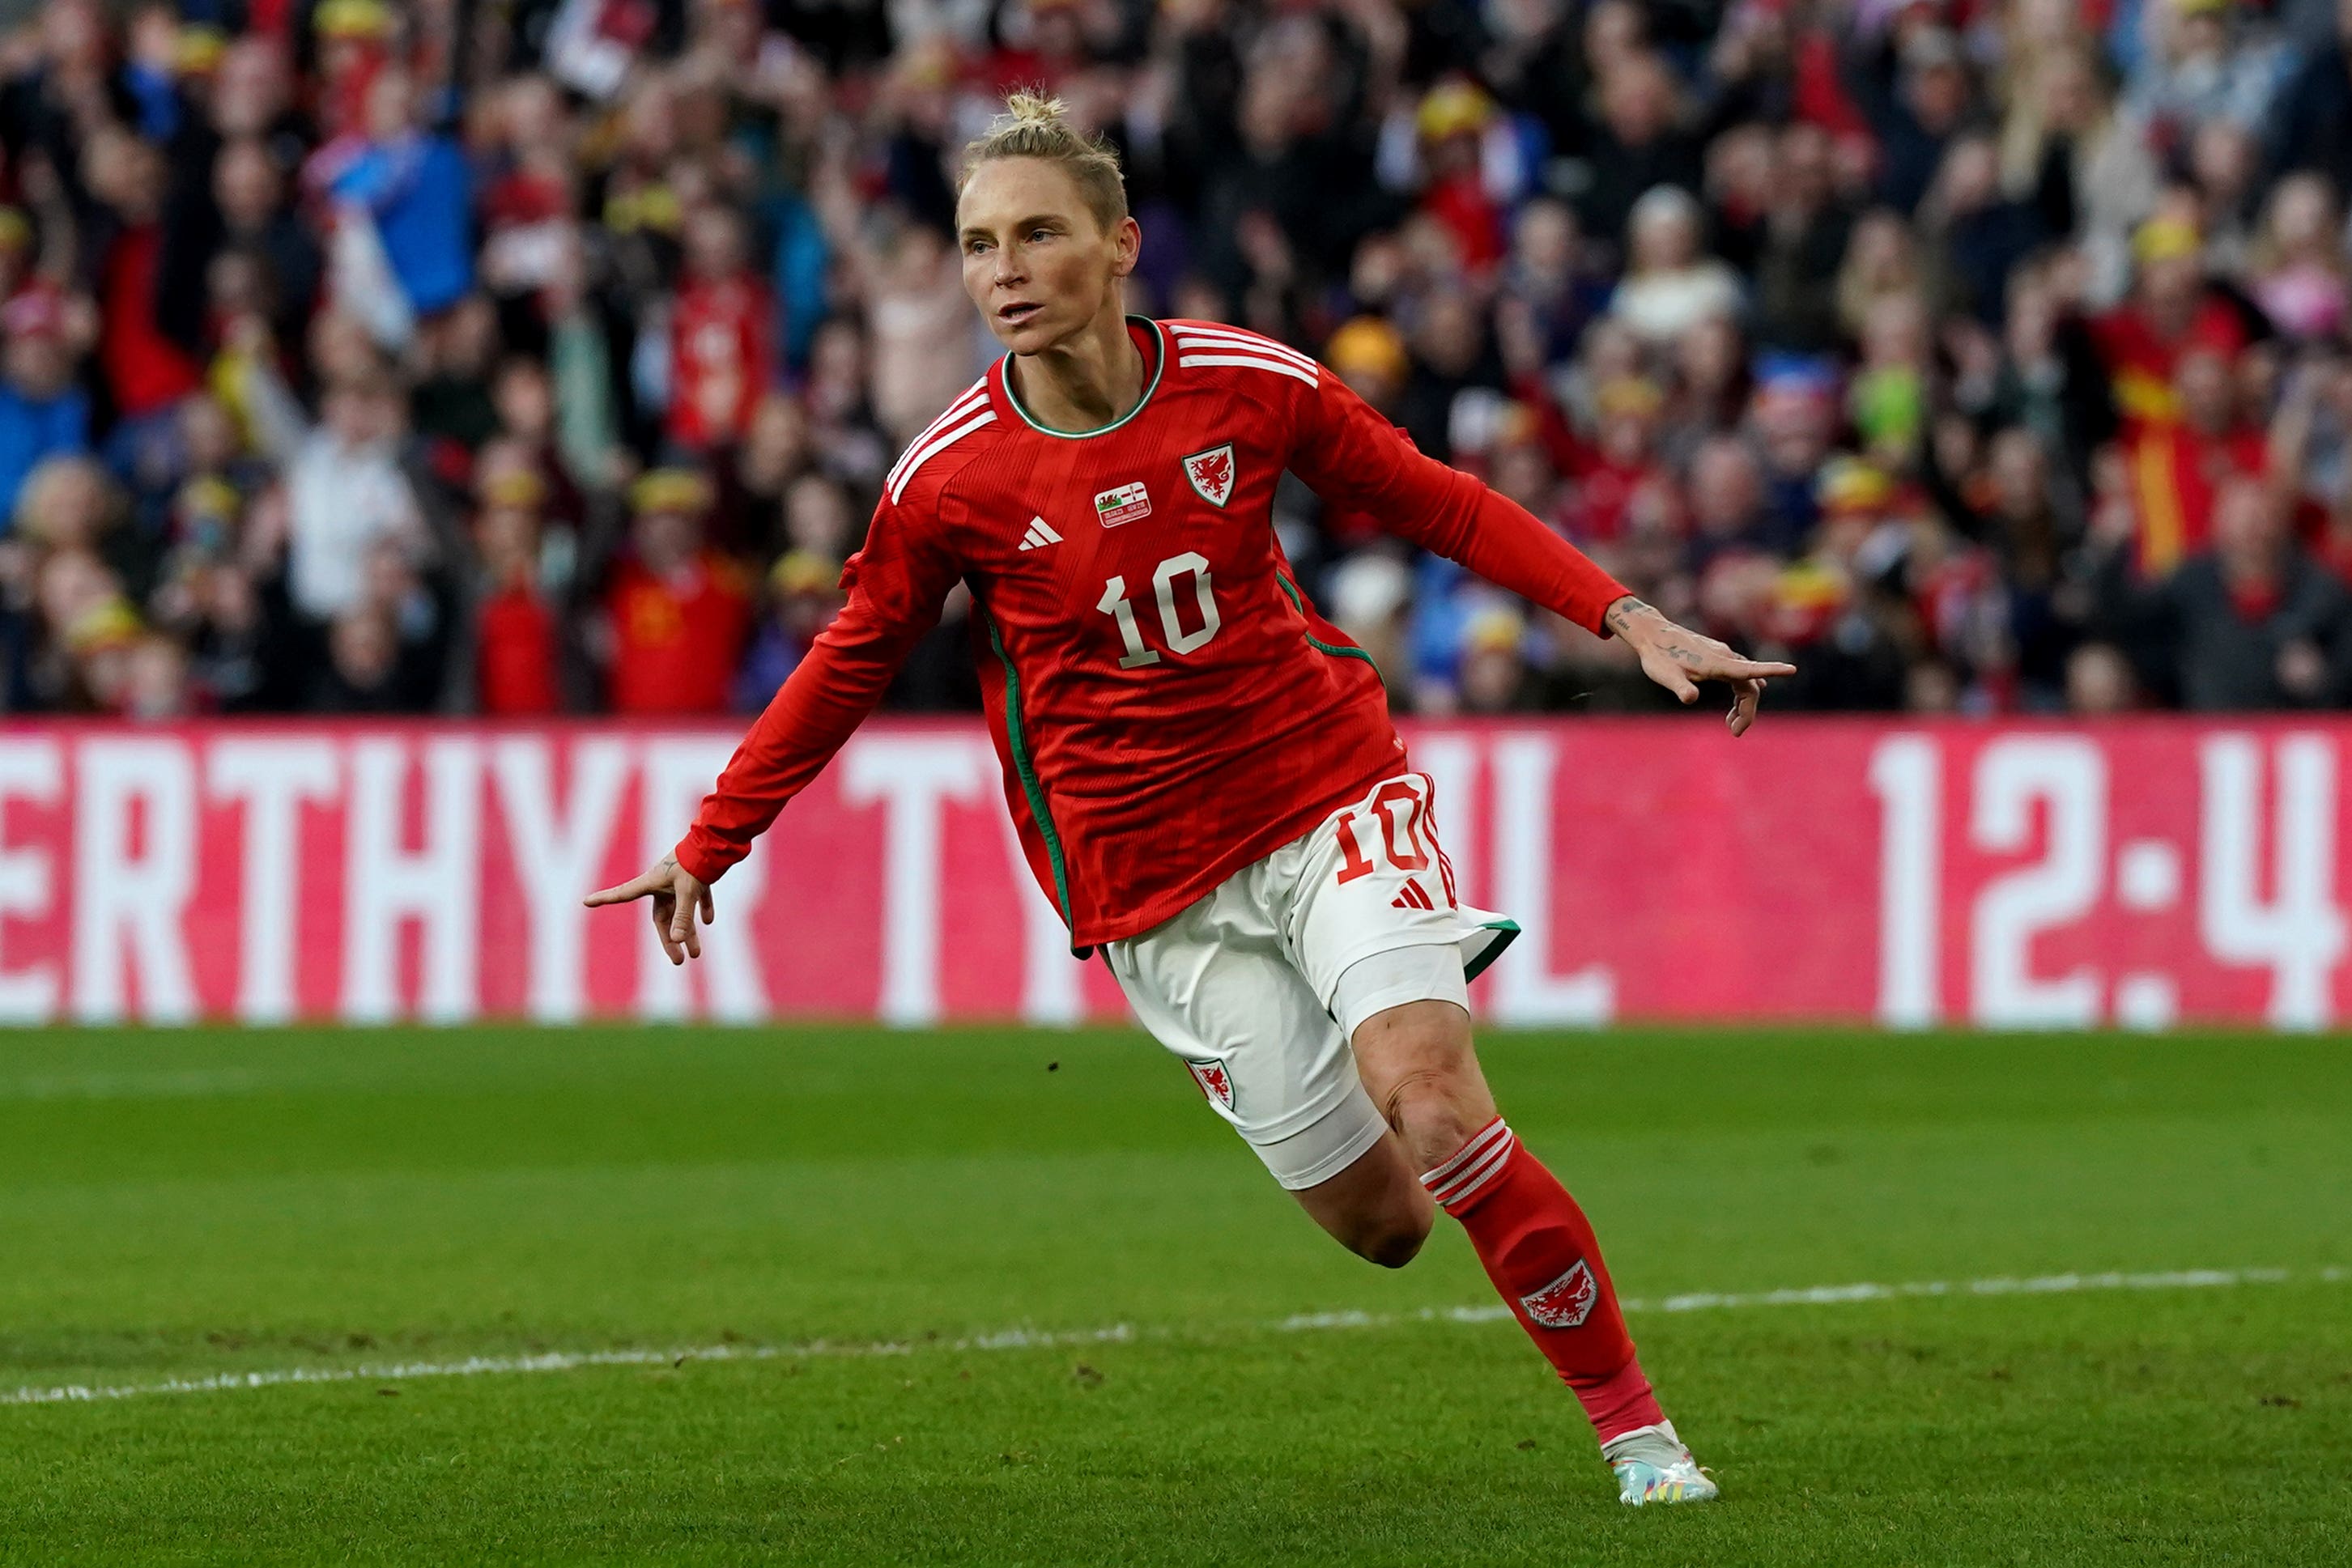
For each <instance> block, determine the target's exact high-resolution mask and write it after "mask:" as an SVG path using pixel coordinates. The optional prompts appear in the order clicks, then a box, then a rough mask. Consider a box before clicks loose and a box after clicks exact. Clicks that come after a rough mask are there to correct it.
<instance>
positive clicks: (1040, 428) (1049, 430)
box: [997, 316, 1169, 441]
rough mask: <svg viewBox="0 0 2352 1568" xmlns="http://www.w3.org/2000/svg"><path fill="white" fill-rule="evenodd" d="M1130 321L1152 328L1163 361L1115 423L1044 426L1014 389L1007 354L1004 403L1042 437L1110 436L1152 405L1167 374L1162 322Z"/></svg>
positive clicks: (1003, 374)
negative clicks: (1086, 427) (1075, 427)
mask: <svg viewBox="0 0 2352 1568" xmlns="http://www.w3.org/2000/svg"><path fill="white" fill-rule="evenodd" d="M1127 319H1129V321H1140V322H1142V323H1143V324H1144V325H1145V326H1147V327H1149V328H1150V329H1151V335H1152V337H1153V338H1154V339H1155V340H1157V341H1158V342H1159V344H1160V361H1159V363H1158V364H1156V365H1154V366H1153V367H1152V370H1151V381H1150V384H1149V385H1147V386H1146V387H1145V388H1144V389H1143V395H1142V396H1141V397H1139V398H1138V399H1136V400H1135V406H1134V407H1133V408H1131V409H1129V410H1128V411H1127V412H1126V413H1123V414H1121V415H1119V416H1118V418H1117V419H1114V420H1112V421H1111V422H1110V423H1108V424H1105V425H1098V426H1097V427H1096V428H1095V429H1093V430H1055V428H1054V427H1053V426H1052V425H1050V424H1041V423H1038V422H1037V420H1036V419H1035V418H1034V417H1033V416H1032V415H1031V414H1030V413H1029V411H1028V410H1027V409H1025V408H1023V407H1022V406H1021V397H1020V394H1019V393H1017V392H1014V391H1013V356H1012V355H1011V354H1007V355H1005V356H1004V358H1003V360H1001V361H998V363H999V364H1000V365H1002V366H1003V369H1002V370H1001V371H999V372H998V375H997V379H998V380H999V381H1000V382H1003V385H1004V401H1005V402H1009V403H1011V404H1012V405H1013V413H1017V414H1019V415H1020V416H1021V423H1024V424H1025V425H1027V426H1028V427H1029V428H1030V429H1032V430H1034V431H1035V432H1036V433H1037V434H1040V435H1053V436H1058V437H1060V438H1061V439H1062V440H1064V441H1084V440H1086V439H1087V438H1088V437H1089V436H1096V435H1108V434H1110V433H1111V432H1112V431H1114V430H1117V429H1118V427H1119V426H1120V425H1122V424H1125V423H1127V422H1128V421H1129V420H1130V419H1133V418H1134V417H1135V416H1136V415H1137V414H1139V413H1142V412H1143V410H1144V408H1145V406H1146V405H1147V404H1149V403H1150V402H1151V394H1152V393H1153V392H1158V391H1159V390H1160V380H1161V378H1163V377H1165V376H1166V375H1167V374H1168V354H1169V345H1168V333H1167V331H1166V329H1163V328H1162V327H1161V326H1160V323H1159V322H1157V321H1155V320H1153V319H1151V318H1150V317H1149V316H1129V318H1127Z"/></svg>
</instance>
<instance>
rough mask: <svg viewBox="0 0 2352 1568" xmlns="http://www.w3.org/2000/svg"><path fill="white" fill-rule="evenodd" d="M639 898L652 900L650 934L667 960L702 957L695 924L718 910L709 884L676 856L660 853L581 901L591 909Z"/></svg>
mask: <svg viewBox="0 0 2352 1568" xmlns="http://www.w3.org/2000/svg"><path fill="white" fill-rule="evenodd" d="M640 898H650V899H652V900H653V911H652V913H653V917H654V935H655V936H656V937H658V938H660V940H661V945H662V951H663V952H664V953H667V954H668V955H669V961H670V962H671V963H673V964H683V963H685V962H686V961H687V960H688V958H699V957H701V956H702V937H701V935H700V933H699V932H698V931H697V930H696V926H697V925H709V924H710V923H711V922H712V921H713V920H715V919H717V918H718V916H719V909H718V906H717V905H716V904H713V903H712V902H711V899H710V884H709V883H707V882H704V881H703V880H702V879H701V878H700V877H698V876H696V875H695V874H694V873H692V872H690V871H688V870H687V869H686V868H685V867H683V866H681V865H679V864H678V863H677V856H676V855H664V856H662V858H661V859H659V860H657V861H656V862H654V863H653V864H652V865H651V866H649V867H648V868H646V870H645V871H643V872H640V873H637V874H636V875H635V876H633V877H631V878H630V879H629V880H628V881H626V882H624V883H616V884H615V885H614V886H612V887H606V888H599V889H598V890H597V891H595V892H594V893H592V894H589V895H588V896H587V897H586V898H585V899H583V901H582V902H583V903H584V904H587V905H588V907H589V908H591V909H594V908H597V907H599V906H600V905H603V904H634V903H635V902H636V901H637V900H638V899H640Z"/></svg>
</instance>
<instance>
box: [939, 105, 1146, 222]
mask: <svg viewBox="0 0 2352 1568" xmlns="http://www.w3.org/2000/svg"><path fill="white" fill-rule="evenodd" d="M1069 112H1070V110H1069V106H1068V105H1067V104H1065V103H1064V102H1063V101H1062V100H1061V99H1058V98H1048V97H1046V96H1045V94H1044V93H1043V92H1015V93H1013V94H1011V95H1009V96H1008V97H1007V98H1006V99H1005V100H1004V112H1003V114H1000V115H998V116H997V117H996V118H995V120H992V121H991V122H990V124H989V127H988V129H987V130H986V131H983V132H982V134H980V135H978V136H975V137H973V138H972V139H971V141H968V142H966V143H964V149H963V152H964V166H963V174H962V176H961V178H960V179H958V180H957V181H956V194H957V195H958V196H959V197H961V195H962V194H963V189H964V187H965V186H966V185H969V184H970V183H971V176H972V173H973V172H974V171H976V170H977V169H979V167H980V166H981V165H982V163H988V162H994V161H995V160H997V159H999V158H1042V159H1044V160H1045V162H1048V163H1058V164H1060V165H1061V166H1062V167H1063V168H1064V169H1065V170H1066V171H1067V172H1068V173H1069V176H1070V178H1071V179H1072V180H1074V181H1076V183H1077V187H1078V194H1079V196H1080V197H1081V198H1082V199H1084V201H1085V202H1086V204H1087V210H1088V211H1090V212H1092V213H1093V214H1094V215H1095V220H1096V221H1097V223H1099V224H1101V225H1102V226H1103V228H1104V229H1105V230H1109V229H1113V228H1116V227H1117V226H1118V224H1119V221H1120V220H1121V219H1123V218H1125V217H1126V216H1127V178H1126V176H1125V175H1124V174H1122V173H1121V172H1119V167H1118V152H1116V151H1114V150H1113V149H1112V147H1111V145H1110V143H1109V142H1108V141H1104V140H1103V139H1102V137H1100V136H1098V135H1088V134H1087V132H1085V131H1080V130H1079V129H1078V128H1077V127H1076V126H1075V125H1072V124H1071V123H1070V121H1069V119H1068V115H1069Z"/></svg>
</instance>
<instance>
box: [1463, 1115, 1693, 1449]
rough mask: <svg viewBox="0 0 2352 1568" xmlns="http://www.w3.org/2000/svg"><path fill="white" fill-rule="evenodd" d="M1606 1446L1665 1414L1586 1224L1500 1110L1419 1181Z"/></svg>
mask: <svg viewBox="0 0 2352 1568" xmlns="http://www.w3.org/2000/svg"><path fill="white" fill-rule="evenodd" d="M1421 1182H1422V1185H1423V1186H1425V1187H1427V1188H1428V1189H1429V1194H1430V1196H1431V1197H1434V1198H1435V1199H1437V1201H1438V1202H1439V1203H1440V1204H1442V1205H1444V1208H1445V1212H1446V1213H1448V1214H1450V1215H1452V1216H1453V1217H1454V1218H1456V1219H1458V1220H1460V1221H1461V1222H1462V1228H1463V1229H1465V1230H1466V1231H1468V1232H1469V1233H1470V1244H1471V1245H1472V1246H1473V1247H1475V1248H1476V1249H1478V1261H1479V1262H1481V1263H1483V1264H1485V1265H1486V1278H1488V1279H1489V1280H1492V1281H1494V1282H1495V1289H1496V1291H1500V1292H1502V1297H1503V1300H1504V1301H1507V1302H1508V1303H1509V1305H1510V1309H1511V1312H1512V1313H1513V1315H1514V1316H1516V1317H1517V1319H1518V1320H1519V1326H1520V1327H1521V1328H1523V1329H1525V1330H1527V1331H1528V1338H1529V1339H1532V1340H1534V1341H1535V1342H1536V1348H1537V1349H1538V1350H1539V1351H1541V1352H1543V1354H1544V1359H1545V1360H1547V1361H1549V1362H1550V1363H1551V1364H1552V1367H1553V1369H1554V1370H1555V1371H1557V1372H1558V1373H1559V1375H1560V1381H1561V1382H1563V1383H1565V1384H1567V1385H1569V1387H1570V1388H1571V1389H1574V1390H1575V1391H1576V1397H1577V1398H1578V1399H1579V1400H1580V1402H1581V1403H1582V1404H1583V1406H1584V1414H1585V1415H1586V1416H1588V1417H1589V1418H1590V1419H1591V1422H1592V1429H1593V1431H1594V1432H1595V1433H1597V1434H1598V1435H1599V1436H1600V1438H1601V1441H1602V1442H1604V1443H1606V1442H1608V1441H1609V1440H1610V1439H1611V1438H1612V1437H1622V1435H1624V1434H1625V1433H1627V1432H1631V1431H1633V1429H1634V1428H1636V1427H1647V1426H1652V1425H1654V1424H1655V1423H1657V1422H1660V1421H1663V1420H1664V1419H1665V1416H1664V1412H1662V1411H1660V1410H1659V1408H1658V1401H1657V1397H1656V1396H1654V1394H1652V1393H1651V1391H1650V1380H1649V1379H1648V1378H1646V1377H1644V1376H1643V1375H1642V1365H1641V1363H1640V1362H1638V1361H1636V1360H1634V1359H1633V1339H1632V1337H1631V1336H1630V1335H1628V1334H1627V1333H1625V1315H1624V1314H1623V1313H1622V1312H1619V1311H1618V1310H1617V1290H1616V1287H1615V1286H1613V1285H1612V1284H1611V1283H1610V1282H1609V1270H1608V1268H1607V1267H1606V1266H1605V1265H1604V1264H1603V1263H1602V1262H1601V1244H1600V1243H1599V1242H1597V1241H1595V1240H1594V1239H1593V1237H1592V1225H1591V1221H1589V1220H1587V1219H1586V1218H1584V1210H1582V1209H1580V1208H1579V1207H1576V1199H1574V1198H1572V1197H1569V1196H1568V1189H1567V1188H1566V1187H1564V1186H1560V1185H1559V1178H1558V1177H1556V1176H1553V1175H1552V1174H1551V1172H1549V1171H1548V1170H1546V1169H1544V1166H1543V1162H1542V1161H1541V1160H1538V1159H1537V1158H1536V1157H1535V1155H1531V1154H1529V1153H1528V1151H1527V1150H1526V1149H1525V1148H1524V1147H1522V1146H1521V1145H1520V1143H1519V1141H1518V1139H1517V1138H1516V1137H1514V1136H1512V1134H1511V1129H1510V1128H1509V1127H1508V1126H1507V1125H1506V1124H1504V1122H1503V1119H1502V1118H1501V1117H1500V1116H1497V1117H1496V1118H1495V1119H1494V1120H1493V1121H1491V1122H1489V1123H1487V1124H1486V1125H1485V1126H1484V1127H1481V1128H1479V1129H1478V1132H1477V1134H1476V1135H1475V1137H1473V1138H1472V1139H1471V1140H1470V1141H1469V1142H1468V1143H1466V1144H1465V1145H1462V1147H1461V1148H1459V1149H1457V1150H1455V1151H1454V1155H1453V1157H1452V1158H1450V1159H1448V1160H1446V1161H1445V1162H1444V1164H1443V1165H1440V1166H1438V1167H1437V1168H1436V1169H1435V1170H1433V1171H1431V1172H1429V1173H1428V1174H1427V1175H1425V1176H1423V1177H1422V1178H1421Z"/></svg>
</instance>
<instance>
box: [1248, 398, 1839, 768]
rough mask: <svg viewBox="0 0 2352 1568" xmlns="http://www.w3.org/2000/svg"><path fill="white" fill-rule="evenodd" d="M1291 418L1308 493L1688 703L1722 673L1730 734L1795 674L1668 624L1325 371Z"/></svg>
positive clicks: (1296, 462)
mask: <svg viewBox="0 0 2352 1568" xmlns="http://www.w3.org/2000/svg"><path fill="white" fill-rule="evenodd" d="M1295 416H1296V419H1297V423H1296V424H1295V425H1294V427H1293V433H1292V434H1293V441H1292V447H1291V454H1290V467H1291V469H1292V471H1293V472H1294V473H1296V474H1297V476H1299V477H1300V478H1301V479H1304V480H1305V481H1307V486H1309V487H1310V488H1311V489H1313V490H1314V491H1315V492H1316V493H1317V494H1318V495H1320V496H1322V497H1324V498H1325V499H1326V500H1345V501H1347V502H1349V504H1351V505H1354V506H1357V507H1361V508H1363V509H1364V510H1365V511H1367V512H1369V513H1370V514H1371V516H1372V517H1374V518H1376V519H1377V520H1378V521H1379V522H1380V524H1381V527H1382V528H1385V529H1387V530H1388V531H1389V532H1390V533H1392V534H1394V535H1396V536H1397V537H1398V538H1406V539H1411V540H1412V542H1413V543H1415V544H1417V545H1420V546H1421V547H1422V548H1423V549H1428V550H1433V551H1435V552H1436V553H1437V554H1439V555H1442V556H1444V557H1445V558H1446V559H1448V560H1453V561H1458V562H1460V563H1461V564H1462V565H1464V566H1465V567H1467V568H1469V569H1470V570H1472V571H1475V572H1476V573H1477V574H1478V575H1479V576H1481V577H1483V578H1485V579H1486V580H1487V581H1489V582H1491V583H1494V584H1496V586H1497V587H1501V588H1507V589H1509V590H1510V591H1512V592H1514V593H1516V594H1518V595H1519V596H1520V597H1521V598H1523V599H1528V600H1531V601H1534V602H1535V603H1538V604H1540V605H1542V606H1544V608H1546V609H1548V610H1549V611H1551V612H1554V613H1555V614H1558V615H1561V616H1565V617H1566V618H1567V619H1569V620H1570V621H1572V622H1576V624H1578V625H1580V626H1581V627H1583V628H1584V629H1585V630H1586V631H1588V632H1594V633H1596V634H1598V635H1601V636H1604V637H1605V636H1608V635H1609V634H1611V633H1612V632H1614V633H1615V634H1616V635H1617V636H1619V637H1621V638H1622V639H1624V641H1625V643H1626V645H1627V646H1628V647H1630V648H1632V649H1633V651H1634V652H1635V653H1637V654H1639V655H1640V657H1641V661H1642V671H1643V674H1646V675H1648V676H1649V677H1650V679H1652V680H1654V681H1655V682H1657V683H1658V685H1662V686H1664V687H1665V688H1666V689H1667V690H1668V691H1670V692H1672V693H1674V694H1675V695H1676V696H1678V697H1680V698H1681V699H1682V700H1683V701H1685V702H1686V703H1688V702H1696V701H1697V700H1698V685H1697V683H1698V682H1700V681H1728V682H1730V683H1731V687H1732V694H1733V695H1732V705H1731V712H1730V713H1729V714H1728V715H1727V716H1726V722H1727V723H1728V724H1729V725H1730V727H1731V733H1732V734H1734V735H1745V734H1747V733H1748V726H1749V725H1751V724H1754V723H1755V722H1756V708H1757V705H1758V704H1759V703H1760V702H1761V701H1762V700H1763V697H1764V683H1765V682H1766V681H1767V680H1769V679H1770V678H1771V677H1772V676H1775V675H1793V674H1796V673H1797V670H1796V666H1795V665H1793V664H1759V663H1758V662H1757V661H1755V660H1753V659H1743V658H1741V657H1740V656H1739V655H1738V653H1733V652H1732V651H1731V650H1730V649H1729V648H1727V647H1726V646H1724V645H1723V644H1722V643H1718V642H1717V641H1716V640H1715V639H1714V638H1712V637H1708V636H1706V635H1703V634H1702V633H1700V632H1694V631H1692V630H1690V629H1689V628H1688V627H1686V626H1677V625H1675V623H1674V622H1671V621H1669V620H1667V619H1666V618H1665V617H1664V615H1662V614H1660V613H1659V612H1657V611H1656V610H1654V609H1653V608H1651V607H1650V606H1649V605H1647V604H1644V603H1643V602H1642V601H1640V600H1638V599H1636V598H1634V597H1633V594H1632V593H1631V592H1630V591H1627V589H1626V587H1625V585H1624V584H1623V583H1622V582H1619V581H1618V580H1616V579H1615V578H1613V577H1612V576H1610V575H1609V573H1607V572H1606V571H1603V570H1601V568H1600V567H1599V566H1598V565H1596V564H1595V563H1594V562H1593V561H1592V559H1591V558H1590V557H1588V556H1586V555H1585V553H1584V552H1583V551H1582V550H1580V549H1577V548H1576V547H1575V546H1574V545H1572V544H1570V543H1569V542H1568V541H1567V540H1566V539H1564V538H1560V537H1559V535H1558V534H1556V533H1554V532H1552V531H1551V529H1549V528H1546V527H1544V525H1543V524H1542V523H1540V522H1538V521H1537V519H1536V518H1535V517H1534V516H1533V515H1531V514H1530V513H1529V512H1528V510H1527V509H1526V508H1525V507H1521V506H1520V505H1519V504H1518V503H1517V502H1516V501H1513V500H1511V499H1509V498H1508V497H1505V496H1501V495H1498V494H1496V492H1495V491H1493V490H1490V489H1488V488H1487V487H1486V486H1484V485H1482V484H1480V483H1479V482H1478V481H1477V480H1476V479H1475V478H1473V477H1471V476H1469V475H1467V474H1464V473H1461V472H1459V471H1457V470H1455V469H1453V468H1449V467H1447V466H1446V465H1444V464H1443V463H1440V462H1437V461H1436V460H1435V459H1433V458H1431V457H1428V456H1426V455H1423V454H1422V453H1421V452H1420V451H1419V450H1417V449H1416V448H1415V447H1414V446H1413V444H1412V441H1411V440H1409V439H1407V437H1406V436H1405V434H1404V433H1403V432H1402V431H1401V430H1398V429H1396V428H1395V427H1394V426H1393V425H1391V424H1390V423H1389V422H1388V421H1387V420H1385V419H1383V418H1381V415H1380V414H1378V413H1375V412H1374V411H1373V410H1372V408H1371V407H1370V405H1369V404H1368V403H1366V402H1364V400H1363V399H1361V398H1360V397H1358V396H1357V395H1356V394H1355V393H1354V392H1350V391H1349V389H1348V387H1347V385H1346V383H1345V382H1341V381H1340V380H1339V377H1337V376H1335V375H1333V374H1331V373H1330V372H1329V371H1323V372H1321V374H1320V376H1319V377H1318V381H1317V382H1316V385H1315V387H1314V390H1313V391H1312V392H1308V393H1307V394H1304V395H1303V396H1301V397H1300V398H1299V402H1297V405H1296V408H1295Z"/></svg>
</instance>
